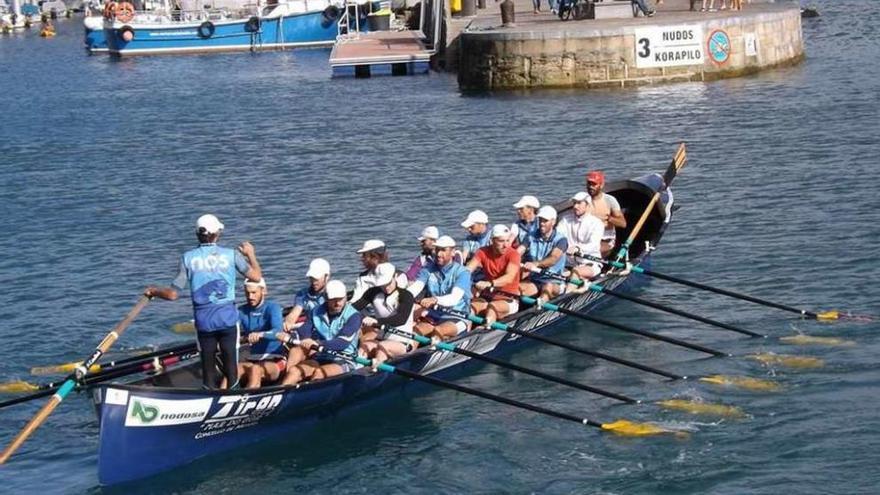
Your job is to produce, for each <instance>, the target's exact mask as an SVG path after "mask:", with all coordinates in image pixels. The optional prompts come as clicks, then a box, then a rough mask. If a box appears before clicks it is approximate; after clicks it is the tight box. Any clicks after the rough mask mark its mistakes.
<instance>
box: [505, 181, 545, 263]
mask: <svg viewBox="0 0 880 495" xmlns="http://www.w3.org/2000/svg"><path fill="white" fill-rule="evenodd" d="M513 207H514V208H516V216H517V217H518V219H517V221H516V223H514V224H513V225H512V226H511V232H512V233H513V236H514V237H515V238H514V239H513V244H512V245H513V247H514V248H516V249H517V250H518V251H519V254H523V253H525V251H526V248H525V247H524V244H526V241H528V239H529V235H531V234H534V233H535V232H537V231H538V208H540V207H541V202H540V201H538V198H536V197H534V196H529V195H526V196H523V197H521V198H519V201H517V202H516V203H514V204H513Z"/></svg>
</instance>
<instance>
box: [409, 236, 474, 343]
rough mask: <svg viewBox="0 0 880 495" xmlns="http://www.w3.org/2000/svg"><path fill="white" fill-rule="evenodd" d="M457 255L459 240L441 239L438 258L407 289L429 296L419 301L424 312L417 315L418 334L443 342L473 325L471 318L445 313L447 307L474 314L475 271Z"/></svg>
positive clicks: (438, 240) (436, 249)
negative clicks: (471, 310)
mask: <svg viewBox="0 0 880 495" xmlns="http://www.w3.org/2000/svg"><path fill="white" fill-rule="evenodd" d="M454 252H455V240H454V239H453V238H451V237H449V236H448V235H444V236H440V238H439V239H437V242H436V243H435V244H434V259H433V260H432V261H431V262H430V263H428V266H426V267H425V268H422V270H421V271H420V272H419V276H418V277H416V281H415V282H413V283H412V284H410V286H409V287H407V290H409V291H410V292H411V293H412V294H413V295H418V294H420V293H421V292H422V289H425V291H426V296H425V297H424V298H422V299H421V300H420V301H419V305H420V306H421V307H422V308H423V309H422V310H421V311H418V314H417V316H416V320H417V322H416V327H415V328H416V332H418V333H419V334H421V335H424V336H427V337H432V338H438V339H441V340H442V339H447V338H450V337H454V336H455V335H457V334H459V333H461V332H464V331H465V330H467V329H468V328H469V326H470V324H469V322H468V320H467V319H465V318H461V317H458V316H453V315H451V314H449V313H447V312H444V311H443V308H449V309H453V310H455V311H458V312H463V313H468V312H469V311H470V302H471V272H469V271H468V270H467V269H466V268H465V267H464V266H463V265H462V264H461V263H459V262H457V261H455V259H454V256H455V254H454Z"/></svg>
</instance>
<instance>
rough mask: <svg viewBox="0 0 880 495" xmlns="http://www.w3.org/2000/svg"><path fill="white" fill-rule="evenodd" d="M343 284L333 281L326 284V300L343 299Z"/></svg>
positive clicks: (339, 281)
mask: <svg viewBox="0 0 880 495" xmlns="http://www.w3.org/2000/svg"><path fill="white" fill-rule="evenodd" d="M345 293H346V290H345V283H344V282H342V280H336V279H333V280H331V281H329V282H327V299H339V298H340V297H345Z"/></svg>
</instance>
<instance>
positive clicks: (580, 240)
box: [556, 191, 605, 290]
mask: <svg viewBox="0 0 880 495" xmlns="http://www.w3.org/2000/svg"><path fill="white" fill-rule="evenodd" d="M591 205H592V198H591V197H590V195H589V193H586V192H583V191H581V192H579V193H577V194H575V195H574V196H572V197H571V211H568V212H566V213H565V214H563V215H562V218H560V219H559V224H558V225H557V226H556V230H558V231H559V232H562V235H564V236H565V238H566V239H567V240H568V250H567V251H566V254H568V255H571V256H572V257H573V258H572V260H571V266H572V267H573V268H572V269H571V270H572V273H573V274H575V275H576V276H577V278H579V279H580V280H590V279H591V278H593V277H595V276H596V275H599V273H600V272H601V271H602V265H600V264H599V263H597V262H595V261H590V260H589V259H586V258H582V257H580V256H593V257H597V258H598V257H601V256H602V254H601V243H602V236H603V234H604V231H605V225H604V224H603V223H602V221H601V220H599V219H598V218H597V217H595V216H593V215H590V214H589V211H590V206H591ZM574 288H575V286H574V285H570V286H569V287H568V289H569V290H572V289H574ZM584 289H586V287H585V286H584Z"/></svg>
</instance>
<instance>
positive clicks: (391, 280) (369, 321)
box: [352, 263, 415, 363]
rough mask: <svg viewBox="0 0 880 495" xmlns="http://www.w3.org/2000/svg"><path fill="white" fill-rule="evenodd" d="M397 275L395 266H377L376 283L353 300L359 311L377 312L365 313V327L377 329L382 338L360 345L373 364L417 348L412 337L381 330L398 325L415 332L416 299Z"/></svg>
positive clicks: (388, 264) (407, 330)
mask: <svg viewBox="0 0 880 495" xmlns="http://www.w3.org/2000/svg"><path fill="white" fill-rule="evenodd" d="M394 274H395V269H394V265H392V264H391V263H381V264H380V265H379V266H377V267H376V284H377V285H376V286H375V287H371V288H369V289H367V291H366V292H365V293H364V295H363V296H362V297H361V298H360V299H358V300H357V301H355V302H353V303H352V306H354V308H355V309H356V310H358V311H363V310H364V309H366V308H367V307H370V308H372V309H373V313H374V314H375V315H376V316H375V317H372V316H365V317H364V320H363V326H364V328H366V327H372V328H373V329H374V330H378V331H379V335H382V338H381V340H373V341H369V342H364V343H363V344H362V346H361V347H362V349H363V350H364V352H365V353H366V354H367V356H369V357H370V358H372V359H373V360H374V361H373V362H374V363H383V362H385V361H387V360H388V359H389V358H392V357H394V356H400V355H402V354H406V353H407V352H409V351H411V350H412V349H413V348H414V347H415V345H414V344H415V342H414V341H413V340H412V339H408V338H406V337H403V336H400V335H397V334H395V333H387V332H385V331H383V330H382V329H383V328H396V329H398V330H400V331H402V332H405V333H408V334H412V333H413V316H412V315H413V307H414V306H415V299H414V298H413V295H412V294H411V293H410V292H409V291H407V290H406V289H403V288H402V287H399V286H398V285H397V281H396V280H395V276H394Z"/></svg>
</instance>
